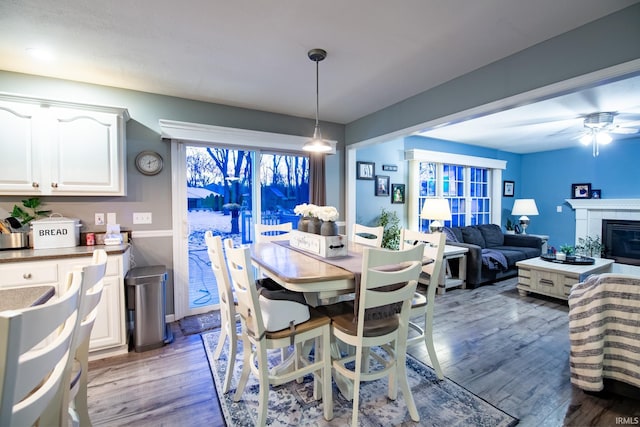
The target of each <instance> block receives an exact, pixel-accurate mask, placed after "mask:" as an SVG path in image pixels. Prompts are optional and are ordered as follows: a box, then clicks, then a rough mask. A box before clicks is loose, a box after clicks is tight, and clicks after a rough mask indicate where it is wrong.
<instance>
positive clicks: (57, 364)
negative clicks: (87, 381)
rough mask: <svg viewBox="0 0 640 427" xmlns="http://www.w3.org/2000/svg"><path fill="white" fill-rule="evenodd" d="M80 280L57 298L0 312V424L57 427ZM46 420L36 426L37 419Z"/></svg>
mask: <svg viewBox="0 0 640 427" xmlns="http://www.w3.org/2000/svg"><path fill="white" fill-rule="evenodd" d="M80 284H81V279H80V278H79V277H78V278H76V280H73V281H72V284H71V286H70V287H69V288H68V289H67V290H66V291H65V292H64V293H63V294H62V295H61V296H60V297H58V298H56V299H53V300H51V301H49V302H47V303H46V304H43V305H38V306H35V307H30V308H26V309H23V310H10V311H3V312H1V313H0V385H1V386H2V390H1V391H0V425H1V426H31V425H34V424H36V423H38V424H41V425H50V424H51V423H52V422H51V421H50V420H55V421H53V425H58V423H59V418H56V415H57V416H58V417H59V414H60V412H61V408H62V407H63V401H64V396H65V394H68V390H69V384H68V383H67V382H66V381H65V379H66V378H67V373H68V361H69V358H70V357H72V355H71V343H72V339H73V336H74V334H75V332H76V330H77V326H78V325H79V320H80V316H79V312H78V310H79V304H80V300H81V295H80ZM41 418H43V419H45V418H46V419H47V421H45V422H42V423H40V422H39V421H40V419H41Z"/></svg>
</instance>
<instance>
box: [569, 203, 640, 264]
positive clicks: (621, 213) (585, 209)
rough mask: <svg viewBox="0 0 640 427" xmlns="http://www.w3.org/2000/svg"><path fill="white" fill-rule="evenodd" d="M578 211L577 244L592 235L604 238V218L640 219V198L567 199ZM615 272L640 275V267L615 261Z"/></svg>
mask: <svg viewBox="0 0 640 427" xmlns="http://www.w3.org/2000/svg"><path fill="white" fill-rule="evenodd" d="M566 202H567V203H568V204H569V205H570V206H571V207H572V208H573V209H574V210H575V212H576V244H578V241H579V239H580V238H585V237H587V236H590V237H592V238H595V237H598V238H600V239H602V220H603V219H614V220H615V219H618V220H632V221H633V220H635V221H637V220H640V199H567V200H566ZM613 272H614V273H622V274H633V275H640V267H638V266H635V265H626V264H618V263H615V264H614V265H613Z"/></svg>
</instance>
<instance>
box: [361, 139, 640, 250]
mask: <svg viewBox="0 0 640 427" xmlns="http://www.w3.org/2000/svg"><path fill="white" fill-rule="evenodd" d="M409 149H423V150H431V151H441V152H447V153H455V154H463V155H468V156H478V157H486V158H491V159H499V160H506V161H507V168H506V169H505V170H504V171H503V179H504V180H509V181H514V182H515V197H503V198H502V218H501V222H502V224H504V223H505V221H506V218H507V217H508V216H509V215H510V213H511V208H512V207H513V201H514V200H515V199H517V198H533V199H535V200H536V204H537V205H538V211H539V212H540V215H538V216H535V217H531V224H530V225H529V228H528V229H527V230H528V232H529V233H531V234H545V235H548V236H549V244H550V245H552V246H555V247H558V246H560V245H561V244H564V243H569V244H574V243H575V212H574V211H573V209H571V206H570V205H569V204H568V203H567V202H566V201H565V200H566V199H570V198H571V184H576V183H590V184H591V185H592V188H599V189H601V190H602V197H603V198H607V199H612V198H615V199H628V198H640V161H639V160H638V159H640V136H639V137H637V138H632V139H626V140H621V141H615V140H614V141H613V142H612V143H611V144H610V145H608V146H605V147H603V148H601V149H600V156H598V157H595V158H594V157H593V156H592V150H591V147H584V146H582V145H580V144H579V143H578V142H576V146H575V147H573V148H567V149H563V150H554V151H545V152H540V153H533V154H514V153H509V152H505V151H500V150H494V149H489V148H483V147H477V146H473V145H467V144H460V143H455V142H449V141H442V140H437V139H430V138H423V137H419V136H412V137H407V138H405V139H404V140H403V141H400V140H396V141H393V142H389V143H386V144H379V145H376V146H372V147H367V148H363V149H359V150H358V153H357V160H359V161H369V162H375V164H376V174H378V175H389V176H390V177H391V182H392V183H404V184H408V179H407V178H408V176H407V163H406V162H405V161H404V160H403V159H404V153H403V152H404V150H409ZM383 164H396V165H398V172H383V171H382V165H383ZM373 192H374V184H373V181H363V180H358V181H357V183H356V194H357V201H356V221H357V222H359V223H362V224H367V225H373V223H374V222H375V220H376V218H377V216H378V215H379V214H380V210H381V209H382V208H385V209H391V210H395V211H396V212H397V213H398V216H399V217H400V219H401V221H402V224H403V225H406V223H407V218H406V206H407V205H406V204H404V205H393V204H391V200H390V198H389V197H385V198H382V197H375V196H374V195H373V194H374V193H373ZM407 197H412V195H411V194H410V193H409V189H408V188H407ZM557 206H561V207H562V212H560V213H559V212H556V207H557ZM638 219H640V218H638ZM495 222H498V221H495Z"/></svg>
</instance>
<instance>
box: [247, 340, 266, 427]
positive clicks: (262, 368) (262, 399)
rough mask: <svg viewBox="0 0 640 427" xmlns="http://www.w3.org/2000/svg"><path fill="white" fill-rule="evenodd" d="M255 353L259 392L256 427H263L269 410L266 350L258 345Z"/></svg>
mask: <svg viewBox="0 0 640 427" xmlns="http://www.w3.org/2000/svg"><path fill="white" fill-rule="evenodd" d="M243 351H244V350H243ZM256 353H257V355H258V372H259V374H258V383H259V387H260V391H259V392H258V405H259V406H258V423H257V425H258V426H264V425H266V423H267V409H268V408H269V367H268V362H267V351H266V349H264V348H262V347H260V346H259V345H258V348H256Z"/></svg>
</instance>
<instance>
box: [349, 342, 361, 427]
mask: <svg viewBox="0 0 640 427" xmlns="http://www.w3.org/2000/svg"><path fill="white" fill-rule="evenodd" d="M362 353H363V351H362V347H360V346H358V347H356V359H355V364H356V366H355V375H354V378H353V408H352V409H351V412H352V413H351V425H352V426H353V427H357V425H358V412H359V410H360V409H359V408H360V373H361V372H362V369H363V366H362V355H363V354H362Z"/></svg>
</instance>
